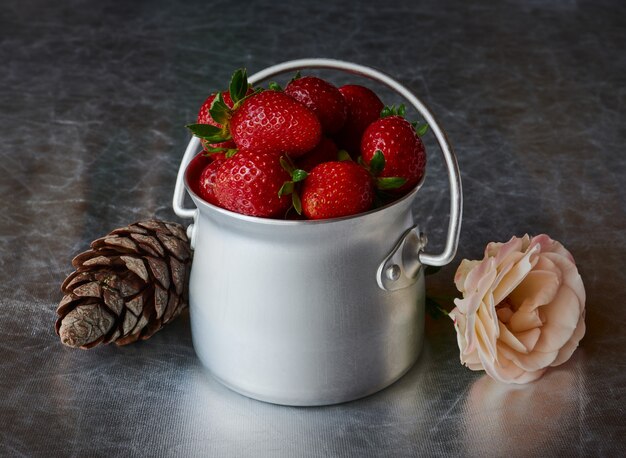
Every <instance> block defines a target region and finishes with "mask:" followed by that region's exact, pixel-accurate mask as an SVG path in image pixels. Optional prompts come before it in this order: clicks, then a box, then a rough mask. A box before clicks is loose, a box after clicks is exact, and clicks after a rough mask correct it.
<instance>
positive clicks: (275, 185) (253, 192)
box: [214, 151, 292, 217]
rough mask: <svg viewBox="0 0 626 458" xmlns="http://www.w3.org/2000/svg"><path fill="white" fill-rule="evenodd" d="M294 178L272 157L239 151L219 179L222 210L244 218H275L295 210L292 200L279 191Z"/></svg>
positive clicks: (219, 200)
mask: <svg viewBox="0 0 626 458" xmlns="http://www.w3.org/2000/svg"><path fill="white" fill-rule="evenodd" d="M289 180H291V176H290V175H289V174H288V173H287V172H286V171H285V170H284V169H283V167H282V166H281V165H280V161H279V157H278V156H277V155H276V154H271V153H258V152H252V151H239V152H238V153H237V154H236V155H235V156H233V157H232V158H230V159H228V160H226V161H225V162H224V163H223V164H222V166H221V167H220V168H219V169H218V171H217V175H216V177H215V186H214V192H215V197H216V198H217V201H218V203H219V204H220V206H222V207H224V208H226V209H228V210H231V211H234V212H237V213H242V214H244V215H251V216H262V217H273V216H278V215H281V216H282V214H284V213H285V212H286V211H287V210H288V209H289V207H290V206H291V200H292V198H291V196H279V195H278V191H279V190H280V188H281V187H282V185H283V184H284V183H285V181H289Z"/></svg>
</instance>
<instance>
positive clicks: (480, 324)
mask: <svg viewBox="0 0 626 458" xmlns="http://www.w3.org/2000/svg"><path fill="white" fill-rule="evenodd" d="M485 315H486V314H485V312H484V309H483V308H482V307H481V308H480V309H479V311H478V314H477V318H478V319H477V320H476V324H475V326H474V328H475V329H476V344H477V347H478V348H477V350H478V353H479V354H482V353H486V354H488V356H489V358H490V359H492V360H494V361H495V360H497V359H498V353H497V350H496V340H497V339H496V330H497V327H496V325H495V324H494V323H493V321H492V320H490V319H489V318H488V317H486V316H485Z"/></svg>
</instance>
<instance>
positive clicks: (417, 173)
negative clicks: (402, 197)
mask: <svg viewBox="0 0 626 458" xmlns="http://www.w3.org/2000/svg"><path fill="white" fill-rule="evenodd" d="M361 155H362V157H363V161H364V162H365V164H366V165H368V166H369V167H370V169H372V168H374V169H376V170H372V172H373V173H374V174H377V175H379V176H380V177H381V178H385V177H398V178H403V179H405V180H406V181H405V182H404V184H403V185H402V186H400V187H398V188H396V189H394V190H393V192H394V193H403V192H406V191H408V190H410V189H412V188H413V187H415V185H416V184H417V183H418V182H419V181H420V180H421V179H422V177H423V176H424V171H425V168H426V151H425V149H424V144H423V143H422V141H421V140H420V138H419V136H418V135H417V133H416V132H415V129H414V127H413V126H412V125H411V123H409V122H408V121H407V120H406V119H404V118H402V117H401V116H396V115H393V116H388V117H385V118H381V119H378V120H377V121H374V122H373V123H372V124H370V125H369V127H368V128H367V129H366V130H365V133H364V134H363V139H362V143H361ZM381 156H382V159H383V160H382V164H380V165H375V164H372V162H373V159H374V158H375V157H376V158H377V159H378V158H380V157H381ZM373 165H374V166H373Z"/></svg>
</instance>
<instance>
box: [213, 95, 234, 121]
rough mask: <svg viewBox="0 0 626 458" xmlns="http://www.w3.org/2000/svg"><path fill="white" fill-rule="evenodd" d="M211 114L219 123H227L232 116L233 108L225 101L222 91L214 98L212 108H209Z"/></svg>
mask: <svg viewBox="0 0 626 458" xmlns="http://www.w3.org/2000/svg"><path fill="white" fill-rule="evenodd" d="M209 114H210V115H211V117H212V118H213V121H215V122H216V123H218V124H222V125H224V124H227V123H228V119H229V118H230V114H231V110H230V108H229V107H228V105H226V102H224V98H223V97H222V93H221V92H218V93H217V95H216V96H215V99H213V103H211V108H209Z"/></svg>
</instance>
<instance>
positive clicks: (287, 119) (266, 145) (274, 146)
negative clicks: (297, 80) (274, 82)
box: [230, 90, 322, 157]
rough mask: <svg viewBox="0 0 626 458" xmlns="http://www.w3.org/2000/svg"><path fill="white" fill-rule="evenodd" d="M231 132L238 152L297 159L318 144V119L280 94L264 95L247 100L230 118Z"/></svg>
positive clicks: (255, 95)
mask: <svg viewBox="0 0 626 458" xmlns="http://www.w3.org/2000/svg"><path fill="white" fill-rule="evenodd" d="M230 132H231V135H232V138H233V140H235V143H236V144H237V146H238V147H239V148H242V149H250V150H255V151H266V152H273V153H275V154H276V153H277V154H289V155H291V156H292V157H298V156H301V155H303V154H304V153H306V152H307V151H310V150H311V149H313V148H314V147H315V146H316V145H317V144H318V143H319V141H320V138H321V135H322V128H321V125H320V122H319V120H318V119H317V116H315V113H313V112H312V111H311V110H310V109H308V108H307V107H306V106H304V105H303V104H302V103H300V102H298V101H297V100H295V99H293V98H291V97H289V96H288V95H286V94H284V93H283V92H279V91H272V90H268V91H263V92H259V93H257V94H254V95H252V96H250V97H249V98H247V99H246V100H245V101H244V102H243V103H242V105H241V106H240V107H238V108H236V109H235V110H234V112H233V114H232V117H231V118H230Z"/></svg>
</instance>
